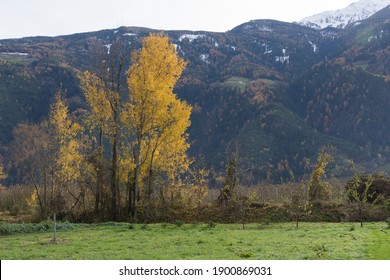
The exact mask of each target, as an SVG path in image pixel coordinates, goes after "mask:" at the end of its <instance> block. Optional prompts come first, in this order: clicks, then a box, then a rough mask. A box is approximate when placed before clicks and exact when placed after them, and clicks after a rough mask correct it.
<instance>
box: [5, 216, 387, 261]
mask: <svg viewBox="0 0 390 280" xmlns="http://www.w3.org/2000/svg"><path fill="white" fill-rule="evenodd" d="M51 239H52V233H51V232H50V231H45V232H34V233H17V234H11V235H6V236H1V237H0V241H1V242H0V259H2V260H6V259H37V260H41V259H70V260H74V259H88V260H99V259H126V260H160V259H175V260H176V259H178V260H204V259H213V260H234V259H263V260H266V259H272V260H317V259H327V260H335V259H349V260H362V259H363V260H368V259H387V260H389V259H390V230H389V229H387V225H386V224H385V223H366V224H364V226H363V228H361V227H360V225H359V224H353V223H345V224H344V223H341V224H335V223H301V224H300V228H299V229H296V228H295V225H294V224H293V223H282V224H250V225H247V226H246V229H245V230H243V229H242V227H241V225H238V224H230V225H225V224H224V225H222V224H218V225H216V226H210V225H207V224H193V225H192V224H185V225H181V226H180V225H175V224H153V225H131V224H125V223H123V224H122V223H119V224H116V223H107V224H98V225H76V226H75V227H74V228H73V229H70V230H66V231H65V230H59V231H58V234H57V240H58V242H57V244H53V243H52V242H51Z"/></svg>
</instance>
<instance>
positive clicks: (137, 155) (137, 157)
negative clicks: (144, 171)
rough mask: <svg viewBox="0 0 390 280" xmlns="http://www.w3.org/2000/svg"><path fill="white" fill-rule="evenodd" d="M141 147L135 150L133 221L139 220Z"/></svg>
mask: <svg viewBox="0 0 390 280" xmlns="http://www.w3.org/2000/svg"><path fill="white" fill-rule="evenodd" d="M140 147H141V146H140V145H138V147H137V148H136V149H135V172H134V189H133V197H132V198H133V221H134V222H135V223H136V222H137V220H138V213H137V212H138V189H139V175H140V168H141V166H140V156H141V155H140Z"/></svg>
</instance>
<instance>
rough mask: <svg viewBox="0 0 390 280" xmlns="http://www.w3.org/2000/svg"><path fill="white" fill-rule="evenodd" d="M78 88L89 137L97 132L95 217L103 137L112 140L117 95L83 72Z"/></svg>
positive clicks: (99, 204)
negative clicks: (84, 105)
mask: <svg viewBox="0 0 390 280" xmlns="http://www.w3.org/2000/svg"><path fill="white" fill-rule="evenodd" d="M79 80H80V86H81V89H82V91H83V92H84V96H85V99H86V101H87V103H88V105H89V109H90V114H89V115H88V118H87V121H86V124H87V126H88V127H89V129H90V133H91V135H93V132H94V131H95V130H97V131H98V137H97V138H95V141H94V142H96V155H95V160H94V162H95V166H94V169H95V173H96V186H95V215H98V214H99V212H100V207H101V198H102V191H103V177H104V174H103V172H104V170H103V162H104V145H103V139H104V137H108V138H109V139H112V138H113V137H112V136H113V133H114V132H113V130H112V127H113V125H112V124H113V122H114V118H113V116H114V114H115V113H114V110H115V108H114V107H113V104H117V102H118V94H117V93H116V92H113V91H111V90H109V89H108V88H107V86H106V84H105V83H104V82H103V80H102V79H101V78H99V77H98V76H97V75H96V74H93V73H90V72H88V71H85V72H84V73H82V74H81V75H79Z"/></svg>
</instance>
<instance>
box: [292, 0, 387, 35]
mask: <svg viewBox="0 0 390 280" xmlns="http://www.w3.org/2000/svg"><path fill="white" fill-rule="evenodd" d="M388 5H390V0H360V1H357V2H354V3H352V4H351V5H349V6H347V7H346V8H344V9H340V10H336V11H327V12H323V13H320V14H317V15H313V16H310V17H307V18H304V19H303V20H301V21H300V23H301V24H302V25H306V26H309V27H312V28H316V29H323V28H326V27H335V28H344V27H345V26H347V25H348V24H350V23H354V22H357V21H360V20H364V19H366V18H368V17H370V16H371V15H373V14H375V13H376V12H378V11H380V10H381V9H383V8H385V7H386V6H388Z"/></svg>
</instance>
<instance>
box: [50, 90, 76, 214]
mask: <svg viewBox="0 0 390 280" xmlns="http://www.w3.org/2000/svg"><path fill="white" fill-rule="evenodd" d="M49 127H50V135H49V138H50V147H49V149H50V150H51V157H52V160H51V164H52V172H53V177H54V181H53V187H52V188H53V189H52V192H51V193H52V198H51V199H52V204H53V208H54V210H55V211H56V210H57V209H58V207H64V208H66V207H68V205H67V204H66V202H67V197H68V195H70V197H71V198H72V200H74V203H77V202H78V200H79V198H80V195H81V193H82V192H80V191H77V192H75V190H74V188H73V187H74V186H75V185H76V184H77V181H78V180H79V178H80V177H81V171H82V169H83V168H82V164H83V156H82V153H81V149H82V145H81V142H80V140H79V139H78V135H79V134H80V133H81V132H82V127H81V126H80V125H79V124H78V123H76V122H74V121H72V119H71V118H70V115H69V110H68V105H67V103H66V101H65V99H64V97H63V94H62V92H61V91H58V93H57V94H56V96H55V101H54V103H53V104H52V105H51V106H50V115H49ZM60 204H62V205H60ZM73 206H74V205H73Z"/></svg>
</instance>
